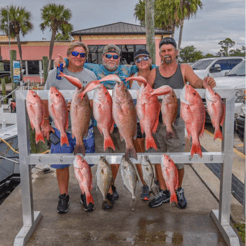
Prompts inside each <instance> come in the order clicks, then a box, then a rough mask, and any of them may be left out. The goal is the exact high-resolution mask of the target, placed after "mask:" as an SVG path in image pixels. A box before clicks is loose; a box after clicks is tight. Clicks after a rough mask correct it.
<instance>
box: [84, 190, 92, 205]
mask: <svg viewBox="0 0 246 246" xmlns="http://www.w3.org/2000/svg"><path fill="white" fill-rule="evenodd" d="M86 203H87V206H89V204H90V203H92V204H94V199H93V196H92V194H91V193H90V192H89V193H87V194H86Z"/></svg>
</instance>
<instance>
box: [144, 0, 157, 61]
mask: <svg viewBox="0 0 246 246" xmlns="http://www.w3.org/2000/svg"><path fill="white" fill-rule="evenodd" d="M154 3H155V1H154V0H146V2H145V28H146V48H147V50H148V51H149V53H150V56H151V58H152V63H153V64H155V20H154Z"/></svg>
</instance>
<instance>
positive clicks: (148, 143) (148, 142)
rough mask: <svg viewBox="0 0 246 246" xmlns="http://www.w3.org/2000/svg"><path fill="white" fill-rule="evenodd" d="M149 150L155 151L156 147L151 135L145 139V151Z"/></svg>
mask: <svg viewBox="0 0 246 246" xmlns="http://www.w3.org/2000/svg"><path fill="white" fill-rule="evenodd" d="M149 148H153V149H155V150H157V146H156V143H155V140H154V138H153V136H152V135H150V136H148V137H146V150H148V149H149Z"/></svg>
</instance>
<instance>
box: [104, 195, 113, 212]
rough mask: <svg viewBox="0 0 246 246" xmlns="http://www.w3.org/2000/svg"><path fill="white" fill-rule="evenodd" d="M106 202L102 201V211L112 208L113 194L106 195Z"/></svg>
mask: <svg viewBox="0 0 246 246" xmlns="http://www.w3.org/2000/svg"><path fill="white" fill-rule="evenodd" d="M106 198H107V200H105V201H103V203H102V209H104V210H108V209H112V208H113V206H114V194H112V195H111V194H110V193H108V194H107V197H106Z"/></svg>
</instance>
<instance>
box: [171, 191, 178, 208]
mask: <svg viewBox="0 0 246 246" xmlns="http://www.w3.org/2000/svg"><path fill="white" fill-rule="evenodd" d="M174 203H176V204H177V203H178V199H177V195H176V193H175V192H174V193H173V194H171V197H170V204H171V205H172V204H174Z"/></svg>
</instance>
